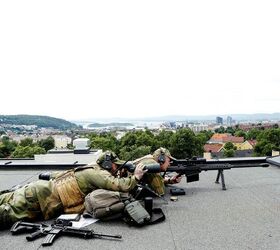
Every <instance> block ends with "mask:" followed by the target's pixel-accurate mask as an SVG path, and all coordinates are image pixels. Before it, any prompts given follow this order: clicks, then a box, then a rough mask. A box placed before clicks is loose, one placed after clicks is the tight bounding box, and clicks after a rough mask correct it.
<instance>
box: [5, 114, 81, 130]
mask: <svg viewBox="0 0 280 250" xmlns="http://www.w3.org/2000/svg"><path fill="white" fill-rule="evenodd" d="M0 124H13V125H36V126H38V127H39V128H55V129H61V130H64V129H71V128H78V126H77V125H76V124H74V123H71V122H68V121H66V120H63V119H59V118H54V117H50V116H40V115H0Z"/></svg>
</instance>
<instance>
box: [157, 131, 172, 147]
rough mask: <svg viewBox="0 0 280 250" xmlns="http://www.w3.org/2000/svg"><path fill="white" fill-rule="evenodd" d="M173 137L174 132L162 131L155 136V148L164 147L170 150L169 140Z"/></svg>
mask: <svg viewBox="0 0 280 250" xmlns="http://www.w3.org/2000/svg"><path fill="white" fill-rule="evenodd" d="M173 135H174V132H172V131H167V130H162V131H160V132H159V134H158V135H156V136H155V144H156V148H159V147H164V148H170V147H171V138H172V136H173Z"/></svg>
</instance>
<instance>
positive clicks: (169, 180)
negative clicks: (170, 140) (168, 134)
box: [133, 147, 182, 196]
mask: <svg viewBox="0 0 280 250" xmlns="http://www.w3.org/2000/svg"><path fill="white" fill-rule="evenodd" d="M172 159H175V158H174V157H172V156H171V154H170V152H169V150H168V149H166V148H162V147H161V148H159V149H157V150H156V151H155V152H154V153H153V154H152V155H146V156H144V157H142V158H139V159H136V160H135V161H133V163H134V164H136V165H137V164H139V163H142V164H143V165H149V164H153V163H155V162H157V163H159V164H160V169H161V172H166V170H167V168H168V167H169V165H170V161H171V160H172ZM181 179H182V177H181V176H179V175H174V176H172V177H168V176H166V177H162V175H161V174H160V173H147V174H145V176H144V178H143V182H144V183H147V184H148V186H149V187H150V188H151V189H152V190H153V191H155V192H156V193H157V194H158V195H160V196H161V195H164V192H165V185H166V184H175V183H179V182H180V181H181Z"/></svg>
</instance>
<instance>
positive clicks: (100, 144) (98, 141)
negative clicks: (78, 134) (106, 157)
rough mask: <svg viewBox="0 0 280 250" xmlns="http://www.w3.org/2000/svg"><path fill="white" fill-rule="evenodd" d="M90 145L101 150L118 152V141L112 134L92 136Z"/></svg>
mask: <svg viewBox="0 0 280 250" xmlns="http://www.w3.org/2000/svg"><path fill="white" fill-rule="evenodd" d="M90 146H91V147H92V148H100V149H102V150H103V151H105V150H112V151H114V152H116V153H118V150H117V149H118V141H117V139H116V138H115V137H114V136H113V135H112V134H108V135H106V134H105V135H100V136H96V137H92V138H91V143H90Z"/></svg>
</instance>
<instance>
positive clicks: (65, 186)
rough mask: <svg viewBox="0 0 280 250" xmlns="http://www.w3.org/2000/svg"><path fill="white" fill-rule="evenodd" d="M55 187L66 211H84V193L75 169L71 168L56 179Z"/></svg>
mask: <svg viewBox="0 0 280 250" xmlns="http://www.w3.org/2000/svg"><path fill="white" fill-rule="evenodd" d="M54 184H55V188H56V190H57V192H58V195H59V198H60V199H61V202H62V204H63V207H64V212H65V213H81V212H83V211H84V209H85V207H84V204H83V203H84V198H85V195H84V193H83V192H82V191H81V190H80V188H79V185H78V182H77V180H76V177H75V174H74V170H69V171H67V172H65V173H63V174H62V175H59V176H57V177H56V178H55V179H54Z"/></svg>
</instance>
